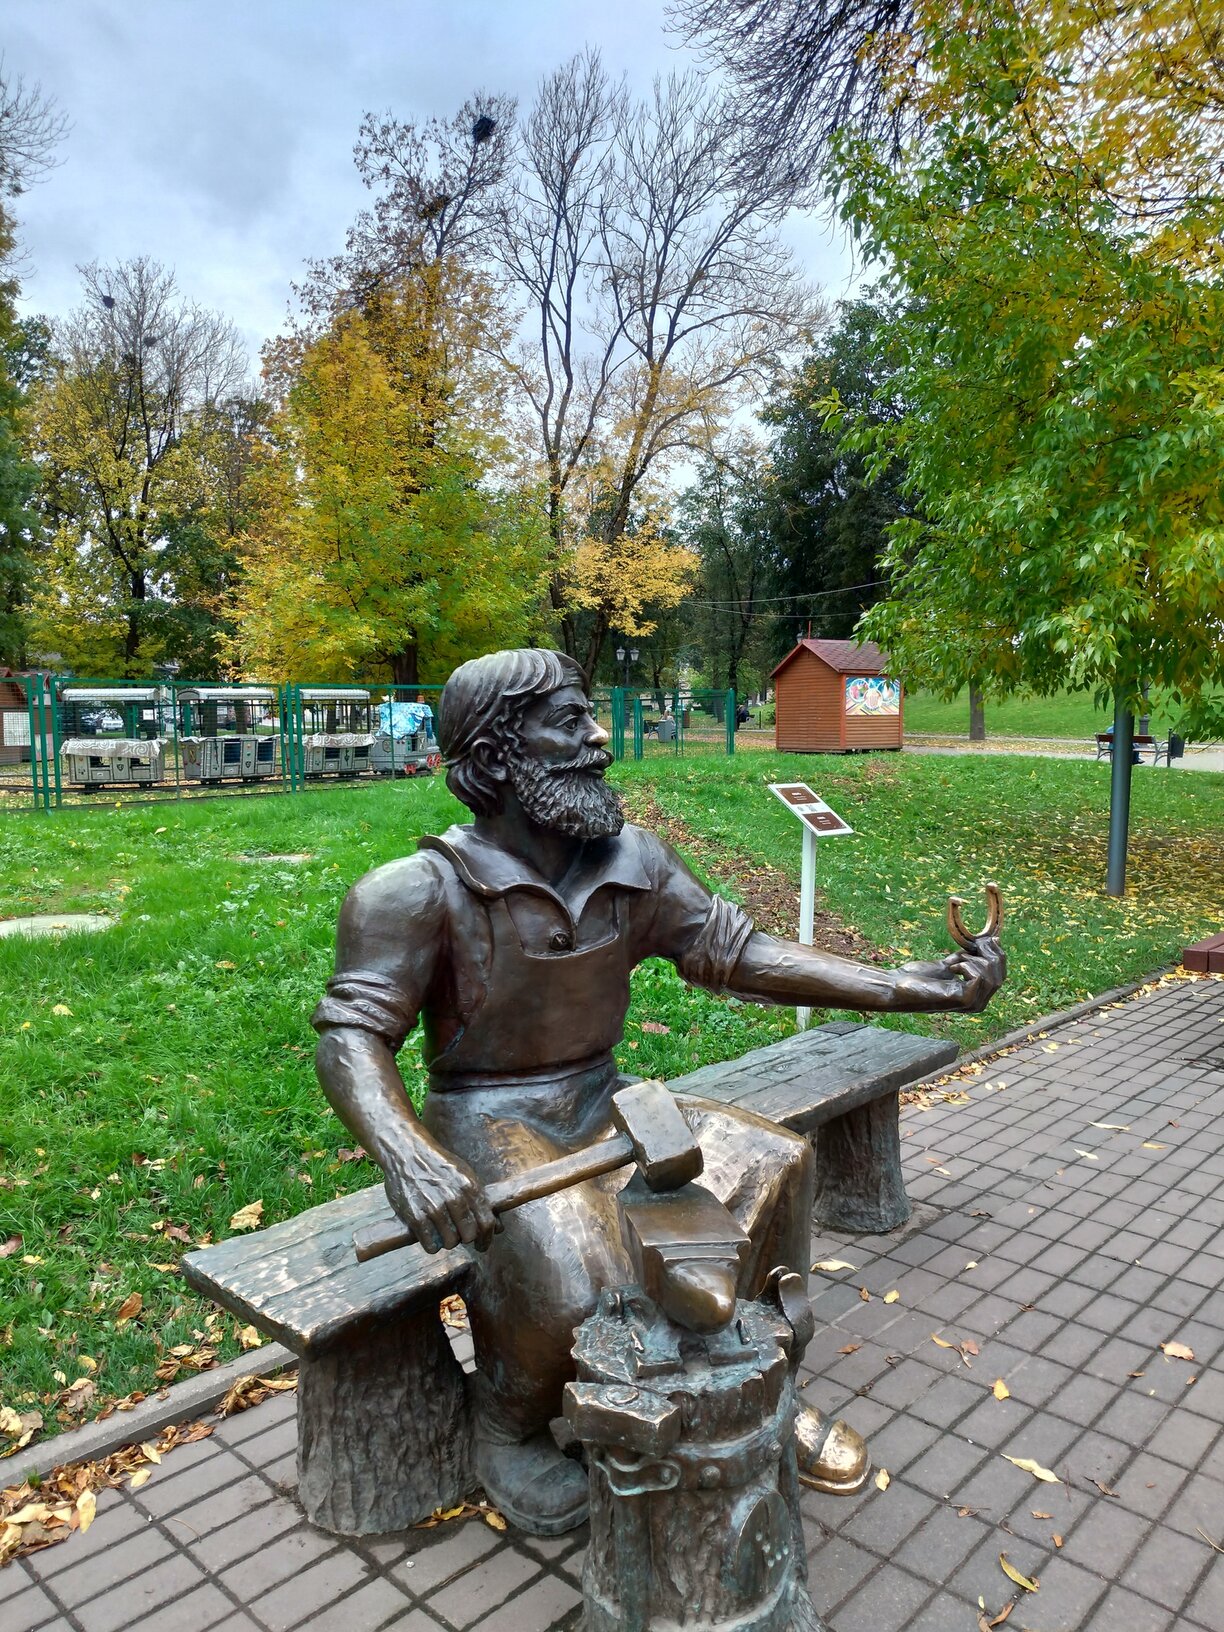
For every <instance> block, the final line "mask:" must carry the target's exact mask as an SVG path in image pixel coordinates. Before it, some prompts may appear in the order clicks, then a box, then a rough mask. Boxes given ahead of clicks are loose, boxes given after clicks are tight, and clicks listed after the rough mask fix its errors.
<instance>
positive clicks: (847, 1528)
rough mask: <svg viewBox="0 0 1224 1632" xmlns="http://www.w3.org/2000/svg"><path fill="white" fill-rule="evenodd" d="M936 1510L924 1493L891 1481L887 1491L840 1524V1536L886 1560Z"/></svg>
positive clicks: (934, 1502) (930, 1499)
mask: <svg viewBox="0 0 1224 1632" xmlns="http://www.w3.org/2000/svg"><path fill="white" fill-rule="evenodd" d="M937 1506H938V1504H937V1503H936V1501H935V1499H934V1497H932V1496H928V1495H927V1493H926V1492H925V1491H921V1490H915V1489H914V1488H913V1486H911V1485H907V1484H905V1483H904V1482H903V1481H902V1480H900V1479H893V1480H892V1482H891V1483H890V1485H889V1487H888V1489H887V1490H885V1491H881V1492H880V1493H879V1494H878V1495H877V1496H876V1498H875V1499H874V1500H873V1501H871V1502H869V1503H866V1504H864V1506H863V1507H861V1508H860V1509H859V1511H858V1512H857V1513H855V1514H854V1515H853V1516H852V1517H851V1518H850V1520H849V1521H848V1522H847V1523H845V1524H842V1525H841V1526H840V1527H839V1533H840V1534H841V1535H843V1536H848V1537H849V1538H850V1539H851V1540H852V1541H859V1542H862V1543H863V1545H864V1546H866V1547H870V1548H872V1549H874V1551H876V1552H877V1553H879V1554H880V1555H881V1556H882V1557H886V1558H887V1557H889V1556H890V1555H891V1554H892V1553H893V1551H894V1550H895V1549H896V1548H897V1547H898V1546H899V1545H900V1544H901V1542H903V1541H904V1540H905V1538H906V1537H907V1536H908V1535H910V1534H911V1532H912V1531H914V1530H915V1529H917V1527H918V1526H919V1525H920V1524H921V1523H922V1522H923V1520H924V1519H926V1518H927V1517H928V1516H929V1515H930V1514H932V1513H934V1512H935V1510H936V1508H937Z"/></svg>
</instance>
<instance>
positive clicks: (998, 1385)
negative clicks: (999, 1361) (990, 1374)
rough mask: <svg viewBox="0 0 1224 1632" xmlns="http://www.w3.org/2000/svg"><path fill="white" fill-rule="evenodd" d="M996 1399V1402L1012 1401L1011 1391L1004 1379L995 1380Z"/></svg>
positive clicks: (997, 1378)
mask: <svg viewBox="0 0 1224 1632" xmlns="http://www.w3.org/2000/svg"><path fill="white" fill-rule="evenodd" d="M994 1397H995V1399H996V1400H1010V1399H1011V1389H1010V1388H1008V1386H1007V1384H1006V1383H1005V1382H1004V1381H1003V1379H1002V1377H996V1378H995V1385H994Z"/></svg>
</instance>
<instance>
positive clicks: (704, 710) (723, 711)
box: [611, 686, 737, 759]
mask: <svg viewBox="0 0 1224 1632" xmlns="http://www.w3.org/2000/svg"><path fill="white" fill-rule="evenodd" d="M736 709H737V704H736V696H735V693H734V692H733V691H713V690H697V691H694V690H690V689H688V688H685V687H679V686H671V687H662V686H659V687H651V688H647V689H642V690H631V689H628V688H626V687H624V686H618V687H616V688H615V690H614V691H613V692H612V694H611V719H612V742H611V751H612V753H613V754H615V756H616V758H617V759H624V758H626V757H627V756H629V755H631V756H632V757H633V758H634V759H653V758H656V757H658V756H660V755H665V754H670V755H681V754H693V753H705V754H709V753H716V754H733V753H734V752H735V731H736Z"/></svg>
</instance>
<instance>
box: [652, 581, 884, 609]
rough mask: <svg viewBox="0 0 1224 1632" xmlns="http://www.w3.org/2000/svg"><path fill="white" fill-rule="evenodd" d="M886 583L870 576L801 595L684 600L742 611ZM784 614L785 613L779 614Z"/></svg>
mask: <svg viewBox="0 0 1224 1632" xmlns="http://www.w3.org/2000/svg"><path fill="white" fill-rule="evenodd" d="M887 583H888V580H887V579H886V578H872V579H869V580H868V582H867V583H865V584H842V585H841V586H840V587H839V588H837V589H814V590H811V591H810V592H808V593H806V594H802V595H746V596H744V597H743V598H742V599H741V600H738V601H733V600H727V601H699V600H688V601H685V603H684V604H685V605H686V606H705V607H709V608H710V609H711V610H713V611H716V612H742V611H743V610H744V609H745V608H746V607H754V606H773V605H776V604H778V603H779V602H786V603H789V604H792V605H793V604H794V603H795V602H798V601H822V600H826V599H827V598H828V597H829V596H831V595H849V594H850V593H851V592H852V591H854V590H856V589H878V588H881V587H883V586H885V585H886V584H887ZM781 615H783V616H785V615H786V614H781Z"/></svg>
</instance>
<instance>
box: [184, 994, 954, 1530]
mask: <svg viewBox="0 0 1224 1632" xmlns="http://www.w3.org/2000/svg"><path fill="white" fill-rule="evenodd" d="M956 1052H957V1049H956V1045H955V1044H954V1043H950V1042H943V1041H936V1040H934V1039H932V1038H929V1037H920V1036H916V1035H915V1034H913V1033H911V1032H903V1031H887V1030H884V1029H883V1028H882V1027H878V1026H868V1025H862V1024H856V1023H844V1022H838V1023H834V1024H832V1025H826V1026H818V1027H815V1028H814V1029H813V1030H811V1031H804V1032H799V1033H797V1034H796V1035H795V1036H793V1037H787V1038H784V1039H783V1040H782V1041H781V1042H777V1043H771V1044H769V1045H768V1046H767V1047H765V1048H759V1049H755V1050H753V1052H752V1053H750V1054H746V1055H744V1056H743V1057H742V1058H741V1059H738V1060H731V1061H727V1062H726V1063H724V1064H721V1065H709V1066H703V1067H702V1068H701V1069H700V1070H698V1071H693V1072H690V1073H689V1074H688V1075H687V1076H684V1077H679V1078H677V1079H676V1080H674V1081H673V1082H672V1083H670V1084H669V1086H670V1087H671V1088H672V1089H674V1090H675V1091H676V1092H679V1093H685V1094H695V1095H699V1096H701V1097H703V1098H706V1099H714V1100H719V1101H722V1102H723V1103H726V1104H735V1105H740V1106H743V1107H745V1108H746V1109H748V1110H752V1111H756V1112H758V1113H759V1114H760V1115H762V1116H767V1117H769V1118H771V1119H772V1120H773V1121H776V1122H780V1123H782V1124H783V1125H784V1126H786V1127H788V1128H791V1129H793V1130H794V1131H795V1132H799V1133H804V1134H814V1135H815V1144H816V1161H817V1203H816V1214H815V1222H816V1223H817V1225H819V1226H820V1227H821V1228H823V1229H830V1230H836V1231H841V1232H845V1233H848V1234H865V1233H868V1232H875V1231H884V1230H889V1229H895V1228H897V1227H898V1226H899V1225H901V1224H903V1223H904V1222H905V1220H906V1219H907V1218H908V1217H909V1202H908V1199H907V1197H906V1195H905V1188H904V1184H903V1182H902V1177H901V1160H900V1136H899V1130H898V1121H897V1117H898V1095H899V1090H900V1089H901V1088H902V1087H904V1086H905V1085H906V1084H907V1083H912V1082H916V1081H918V1080H920V1079H921V1078H923V1077H925V1076H928V1075H930V1074H931V1073H932V1072H934V1071H937V1070H939V1069H940V1068H941V1067H942V1066H944V1065H947V1064H949V1063H950V1062H951V1061H952V1060H953V1059H954V1058H955V1056H956ZM390 1216H391V1213H390V1208H389V1207H388V1205H387V1200H386V1197H385V1195H384V1193H383V1189H382V1186H381V1185H372V1186H371V1187H370V1188H369V1189H367V1190H362V1191H359V1192H358V1193H357V1194H355V1195H351V1196H343V1197H341V1198H340V1199H338V1200H336V1201H329V1202H324V1203H323V1204H322V1205H320V1206H318V1207H312V1208H310V1209H309V1210H308V1211H306V1212H304V1213H299V1214H298V1216H297V1217H296V1218H291V1219H288V1220H286V1221H285V1222H284V1223H282V1224H274V1225H271V1226H270V1227H269V1228H268V1229H265V1230H259V1231H257V1232H256V1233H254V1234H252V1235H242V1236H235V1237H233V1238H232V1239H231V1240H228V1241H222V1242H219V1243H218V1244H217V1245H216V1246H212V1247H205V1248H203V1249H201V1250H199V1251H196V1252H190V1253H188V1254H186V1256H185V1257H184V1258H183V1260H182V1268H183V1274H184V1276H185V1277H186V1279H187V1281H188V1283H189V1284H190V1285H191V1286H192V1287H194V1288H195V1290H196V1291H198V1292H202V1293H204V1294H205V1296H207V1297H210V1298H212V1299H214V1300H215V1301H216V1302H217V1303H220V1304H222V1305H223V1306H224V1307H225V1308H227V1309H229V1310H231V1311H233V1313H235V1314H236V1315H239V1316H240V1317H241V1318H242V1319H243V1320H244V1321H249V1322H251V1323H252V1324H253V1325H255V1326H257V1327H258V1328H259V1329H260V1330H261V1331H262V1332H265V1333H266V1334H267V1335H268V1336H270V1337H273V1338H275V1339H277V1340H278V1341H279V1342H281V1343H283V1344H285V1345H286V1347H287V1348H290V1349H292V1350H293V1351H294V1352H295V1353H296V1354H297V1355H298V1357H299V1382H298V1480H299V1483H298V1495H299V1497H300V1499H301V1502H302V1505H303V1507H304V1508H305V1510H306V1513H307V1515H308V1516H309V1518H310V1519H311V1520H312V1521H313V1522H314V1523H315V1524H317V1525H319V1526H320V1527H321V1528H323V1529H325V1530H330V1531H332V1532H334V1533H336V1534H339V1535H378V1534H382V1533H386V1532H390V1531H398V1530H403V1529H406V1528H407V1527H408V1526H409V1525H411V1524H415V1523H417V1522H418V1521H419V1520H420V1519H423V1518H426V1517H428V1515H429V1514H430V1513H432V1512H433V1510H434V1509H435V1508H437V1507H448V1506H451V1505H453V1504H455V1503H457V1502H460V1501H462V1500H463V1498H464V1497H465V1496H466V1495H467V1494H468V1493H469V1492H470V1491H471V1490H472V1489H473V1486H474V1483H475V1481H474V1479H473V1476H472V1471H471V1447H470V1434H469V1414H468V1408H467V1384H466V1380H465V1377H464V1373H463V1368H462V1367H461V1365H460V1364H459V1361H458V1360H457V1359H456V1357H455V1354H454V1351H453V1349H452V1348H451V1345H450V1342H449V1340H448V1338H447V1336H446V1330H445V1327H444V1326H443V1324H442V1321H441V1319H440V1317H439V1312H438V1309H439V1304H440V1302H441V1300H442V1299H443V1298H445V1297H447V1296H449V1295H450V1294H452V1293H455V1292H458V1293H462V1291H463V1287H464V1283H465V1281H466V1279H467V1277H468V1275H469V1273H470V1272H471V1267H472V1260H471V1255H470V1253H469V1251H468V1249H467V1248H463V1247H459V1248H456V1249H454V1250H453V1251H449V1252H441V1253H438V1254H437V1255H436V1256H435V1257H430V1256H429V1255H427V1254H426V1253H424V1252H422V1251H421V1250H420V1248H418V1247H410V1248H407V1249H405V1250H404V1251H402V1252H395V1253H390V1254H388V1255H387V1256H385V1257H382V1258H375V1259H372V1260H370V1261H369V1262H368V1263H364V1264H360V1263H358V1262H357V1260H356V1258H355V1257H354V1255H353V1232H354V1230H356V1229H357V1228H359V1227H360V1226H362V1225H366V1224H373V1223H377V1222H378V1221H379V1220H383V1219H389V1218H390Z"/></svg>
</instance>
